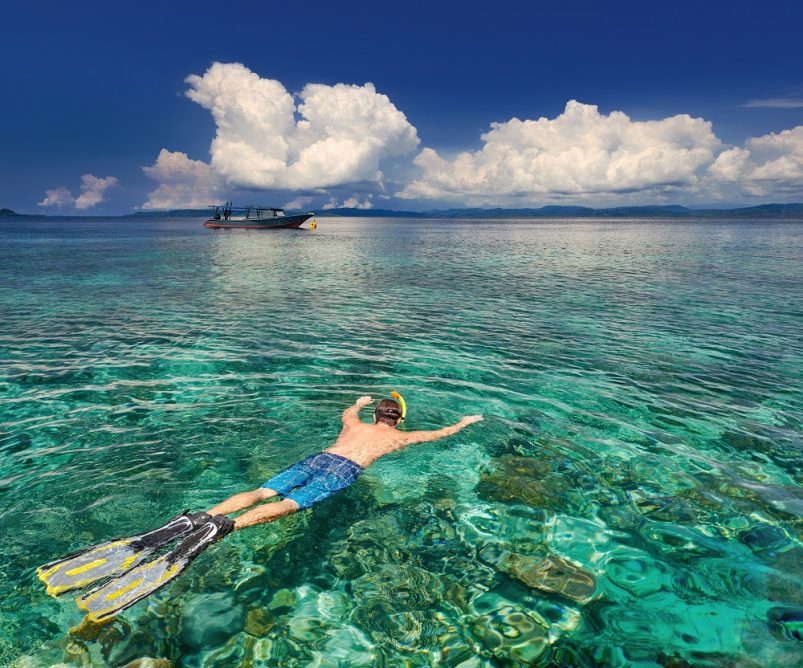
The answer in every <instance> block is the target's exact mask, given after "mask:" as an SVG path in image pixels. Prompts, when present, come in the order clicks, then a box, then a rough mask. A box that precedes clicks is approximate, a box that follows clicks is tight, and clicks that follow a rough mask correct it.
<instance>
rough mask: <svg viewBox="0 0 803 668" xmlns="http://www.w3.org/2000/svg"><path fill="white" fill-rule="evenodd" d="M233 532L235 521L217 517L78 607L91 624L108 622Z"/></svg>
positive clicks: (82, 599) (85, 597) (83, 598)
mask: <svg viewBox="0 0 803 668" xmlns="http://www.w3.org/2000/svg"><path fill="white" fill-rule="evenodd" d="M233 530H234V522H233V521H232V520H230V519H229V518H228V517H226V516H225V515H215V516H214V517H212V518H210V519H209V520H208V521H207V522H206V523H204V524H203V525H202V526H201V527H199V528H198V529H196V530H195V531H193V532H192V533H191V534H190V535H189V536H187V537H186V538H185V539H184V540H183V541H182V542H181V544H180V545H179V546H178V547H176V548H175V549H174V550H172V551H171V552H168V553H167V554H163V555H161V556H159V557H156V558H155V559H152V560H151V561H148V562H146V563H144V564H142V565H141V566H137V567H136V568H134V569H132V570H130V571H128V572H127V573H126V574H125V575H121V576H120V577H118V578H115V579H114V580H111V581H110V582H107V583H106V584H104V585H103V586H101V587H98V588H97V589H95V590H93V591H91V592H89V593H88V594H85V595H83V596H80V597H78V598H77V599H76V603H77V604H78V607H79V608H81V610H85V611H86V613H87V619H88V620H89V621H92V622H105V621H108V620H109V619H112V618H113V617H116V616H117V615H118V614H120V613H121V612H122V611H123V610H125V609H126V608H129V607H131V606H132V605H134V603H136V602H137V601H141V600H142V599H143V598H145V597H146V596H150V595H151V594H153V593H154V592H156V591H158V590H159V589H161V588H162V587H164V586H165V585H166V584H167V583H168V582H170V581H171V580H173V578H175V577H177V576H179V575H180V574H181V573H182V572H183V571H184V569H185V568H187V566H189V564H190V562H192V560H193V559H195V558H196V557H197V556H198V555H199V554H201V552H203V551H204V550H205V549H206V548H207V547H209V546H210V545H211V544H212V543H214V542H217V541H218V540H220V539H221V538H223V537H224V536H226V535H227V534H229V533H231V532H232V531H233Z"/></svg>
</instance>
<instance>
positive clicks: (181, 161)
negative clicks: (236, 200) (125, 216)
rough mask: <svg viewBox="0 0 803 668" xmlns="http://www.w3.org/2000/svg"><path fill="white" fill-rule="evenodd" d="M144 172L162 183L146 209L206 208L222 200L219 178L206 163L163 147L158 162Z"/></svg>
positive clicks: (144, 168)
mask: <svg viewBox="0 0 803 668" xmlns="http://www.w3.org/2000/svg"><path fill="white" fill-rule="evenodd" d="M143 170H144V172H145V174H147V176H148V177H150V178H152V179H153V180H154V181H158V182H159V187H158V188H157V189H156V190H154V191H153V192H152V193H150V194H149V195H148V201H147V202H145V204H144V205H143V207H142V208H143V209H176V208H182V207H187V208H194V207H205V206H207V205H209V204H213V203H214V202H215V201H217V200H218V199H219V197H217V194H218V188H219V181H220V179H219V177H218V176H217V175H216V174H215V173H214V172H213V171H212V169H211V168H210V167H209V165H207V164H206V163H205V162H202V161H201V160H192V159H191V158H189V157H188V156H187V154H186V153H181V152H178V151H175V152H173V151H168V150H167V149H166V148H163V149H162V150H161V151H160V152H159V156H158V157H157V158H156V162H155V163H154V164H153V165H152V166H151V167H143Z"/></svg>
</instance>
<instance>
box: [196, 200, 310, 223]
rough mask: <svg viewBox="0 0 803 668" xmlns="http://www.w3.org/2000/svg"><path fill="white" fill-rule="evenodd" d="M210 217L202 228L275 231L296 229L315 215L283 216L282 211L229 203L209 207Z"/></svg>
mask: <svg viewBox="0 0 803 668" xmlns="http://www.w3.org/2000/svg"><path fill="white" fill-rule="evenodd" d="M210 208H211V209H212V215H211V216H210V217H209V220H207V221H206V222H205V223H204V227H209V228H211V229H213V230H221V229H222V230H236V229H242V230H276V229H288V228H298V227H301V224H302V223H303V222H304V221H307V220H309V219H310V218H312V217H313V216H314V215H315V213H314V212H313V211H310V212H309V213H300V214H297V215H295V216H285V215H284V209H276V208H274V207H270V206H242V207H237V206H232V205H231V202H226V203H225V204H223V205H216V206H212V207H210Z"/></svg>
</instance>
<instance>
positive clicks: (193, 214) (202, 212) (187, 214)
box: [122, 209, 209, 218]
mask: <svg viewBox="0 0 803 668" xmlns="http://www.w3.org/2000/svg"><path fill="white" fill-rule="evenodd" d="M199 216H200V217H203V218H209V209H171V210H170V211H137V212H136V213H127V214H126V215H124V216H122V218H198V217H199Z"/></svg>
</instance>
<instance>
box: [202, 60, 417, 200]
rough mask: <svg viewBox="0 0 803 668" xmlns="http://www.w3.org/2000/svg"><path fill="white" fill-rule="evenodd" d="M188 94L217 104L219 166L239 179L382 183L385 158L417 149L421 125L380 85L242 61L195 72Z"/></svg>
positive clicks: (255, 184) (301, 185)
mask: <svg viewBox="0 0 803 668" xmlns="http://www.w3.org/2000/svg"><path fill="white" fill-rule="evenodd" d="M187 83H188V84H189V85H190V89H189V90H188V91H187V97H189V98H190V99H191V100H193V101H194V102H197V103H198V104H200V105H201V106H202V107H204V108H205V109H209V110H210V111H211V112H212V116H213V118H214V119H215V123H216V124H217V134H216V136H215V139H214V140H213V142H212V146H211V149H210V152H211V161H210V164H211V166H212V168H213V169H214V170H215V172H217V173H218V174H220V176H221V177H223V179H225V180H226V181H227V183H228V184H229V185H231V186H235V187H241V188H256V189H263V188H288V189H313V188H328V187H333V186H340V185H344V184H349V183H358V182H373V183H381V181H382V178H383V174H382V171H381V169H380V162H381V161H382V160H383V159H384V158H387V157H390V156H396V155H402V154H405V153H409V152H411V151H413V150H414V149H415V148H416V146H418V143H419V140H418V135H417V133H416V129H415V128H414V127H413V126H412V125H410V123H409V122H408V121H407V118H406V117H405V116H404V114H403V113H402V112H400V111H399V110H398V109H397V108H396V107H395V106H394V105H393V103H392V102H391V101H390V100H389V99H388V97H387V96H386V95H382V94H381V93H377V92H376V89H375V88H374V85H373V84H371V83H366V84H364V85H362V86H357V85H347V84H342V83H339V84H336V85H334V86H328V85H324V84H307V85H306V86H304V88H303V89H302V91H301V92H300V93H299V94H298V100H299V101H300V102H299V104H296V99H295V98H294V97H293V96H292V95H290V94H289V93H288V92H287V90H285V88H284V86H283V85H282V84H281V83H280V82H278V81H275V80H272V79H263V78H262V77H260V76H259V75H257V74H255V73H254V72H252V71H251V70H249V69H248V68H247V67H245V66H244V65H241V64H238V63H214V64H213V65H212V66H211V67H210V68H209V69H208V70H207V71H206V73H205V74H204V75H203V76H197V75H192V76H189V77H187Z"/></svg>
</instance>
